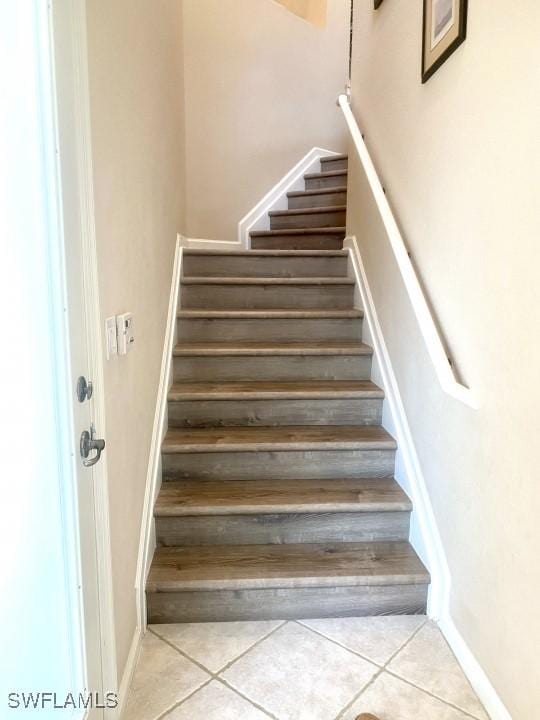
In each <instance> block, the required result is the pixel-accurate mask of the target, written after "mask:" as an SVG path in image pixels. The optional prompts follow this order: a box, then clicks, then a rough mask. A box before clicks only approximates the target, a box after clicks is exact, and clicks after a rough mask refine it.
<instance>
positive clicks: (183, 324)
mask: <svg viewBox="0 0 540 720" xmlns="http://www.w3.org/2000/svg"><path fill="white" fill-rule="evenodd" d="M177 330H178V339H179V340H180V341H186V342H205V341H208V342H211V341H219V340H223V341H234V340H245V341H249V340H252V341H254V342H257V341H261V342H264V341H275V342H280V341H281V342H294V341H297V342H301V341H303V340H313V341H315V340H320V341H324V340H329V341H332V340H333V341H339V340H343V341H354V340H361V339H362V318H351V319H344V320H338V319H329V320H326V319H324V318H320V319H319V318H316V319H313V320H312V319H301V318H291V319H282V318H278V319H275V320H274V319H268V318H264V319H253V320H251V319H230V320H226V319H225V320H222V319H214V318H212V319H204V318H201V319H185V318H181V319H180V320H179V321H178V328H177Z"/></svg>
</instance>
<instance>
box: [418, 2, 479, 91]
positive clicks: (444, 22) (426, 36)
mask: <svg viewBox="0 0 540 720" xmlns="http://www.w3.org/2000/svg"><path fill="white" fill-rule="evenodd" d="M467 11H468V2H467V0H424V13H423V22H422V83H425V82H427V81H428V80H429V78H430V77H431V76H432V75H434V73H436V72H437V70H438V69H439V68H440V67H441V65H443V63H445V62H446V61H447V60H448V58H449V57H450V55H452V54H453V53H454V52H455V50H456V49H457V48H458V47H459V46H460V45H461V44H462V43H463V42H464V41H465V39H466V37H467Z"/></svg>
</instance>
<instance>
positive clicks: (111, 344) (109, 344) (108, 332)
mask: <svg viewBox="0 0 540 720" xmlns="http://www.w3.org/2000/svg"><path fill="white" fill-rule="evenodd" d="M105 348H106V352H107V360H109V358H111V357H112V356H113V355H118V337H117V330H116V317H109V318H107V319H106V320H105Z"/></svg>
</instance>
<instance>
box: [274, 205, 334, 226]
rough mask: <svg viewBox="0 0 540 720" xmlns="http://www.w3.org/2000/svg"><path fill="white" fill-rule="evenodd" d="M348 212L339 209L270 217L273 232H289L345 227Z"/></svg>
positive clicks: (307, 210) (307, 211)
mask: <svg viewBox="0 0 540 720" xmlns="http://www.w3.org/2000/svg"><path fill="white" fill-rule="evenodd" d="M345 220H346V211H345V210H338V209H337V208H336V209H335V210H334V209H329V210H325V211H324V212H313V211H310V210H309V209H306V212H302V213H299V212H296V211H295V212H293V213H291V214H281V213H280V214H278V215H270V229H271V230H289V229H294V228H324V227H336V226H339V225H345Z"/></svg>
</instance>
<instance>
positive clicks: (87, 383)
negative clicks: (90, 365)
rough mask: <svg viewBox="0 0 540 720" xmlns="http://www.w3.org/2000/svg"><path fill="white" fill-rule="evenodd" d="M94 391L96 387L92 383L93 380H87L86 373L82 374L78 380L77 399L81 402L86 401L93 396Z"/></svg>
mask: <svg viewBox="0 0 540 720" xmlns="http://www.w3.org/2000/svg"><path fill="white" fill-rule="evenodd" d="M93 391H94V387H93V385H92V381H91V380H86V378H85V377H84V375H81V377H80V378H79V379H78V380H77V399H78V401H79V402H81V403H82V402H84V401H85V400H90V398H91V397H92V393H93Z"/></svg>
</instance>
